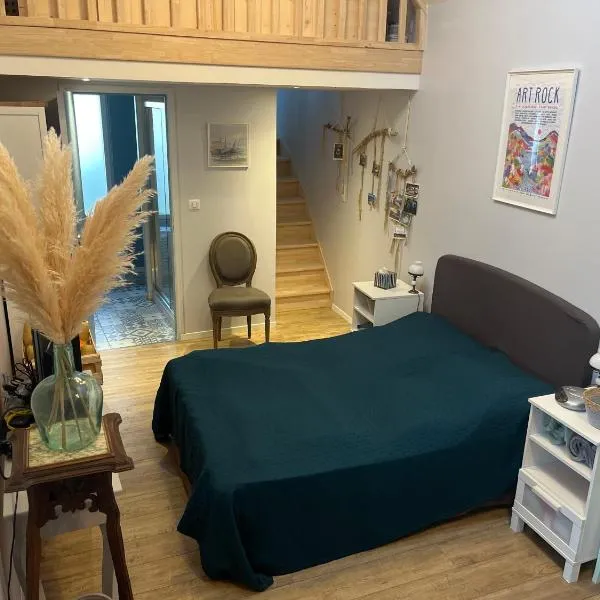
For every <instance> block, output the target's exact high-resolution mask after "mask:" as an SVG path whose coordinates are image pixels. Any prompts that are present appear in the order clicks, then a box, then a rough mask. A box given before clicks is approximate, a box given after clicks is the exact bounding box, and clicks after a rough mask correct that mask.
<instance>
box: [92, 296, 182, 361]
mask: <svg viewBox="0 0 600 600" xmlns="http://www.w3.org/2000/svg"><path fill="white" fill-rule="evenodd" d="M94 326H95V337H94V339H95V341H96V348H97V349H98V350H106V349H108V348H126V347H128V346H144V345H146V344H156V343H159V342H170V341H173V340H174V339H175V324H174V323H173V319H172V318H171V317H170V315H168V313H167V312H166V310H163V309H162V308H161V307H160V306H158V305H157V304H155V303H154V302H151V301H150V300H148V299H147V298H146V289H145V288H144V287H140V286H135V285H130V286H127V287H123V288H118V289H116V290H113V291H112V292H110V294H109V297H108V300H107V301H106V303H105V304H104V305H103V306H102V307H101V308H100V310H98V312H96V314H95V315H94Z"/></svg>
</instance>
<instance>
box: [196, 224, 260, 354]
mask: <svg viewBox="0 0 600 600" xmlns="http://www.w3.org/2000/svg"><path fill="white" fill-rule="evenodd" d="M208 260H209V263H210V269H211V271H212V274H213V277H214V278H215V281H216V283H217V289H216V290H213V291H212V292H211V294H210V296H209V297H208V305H209V306H210V313H211V316H212V325H213V345H214V347H215V348H217V347H218V342H219V340H220V339H221V326H222V323H223V317H240V316H241V317H244V316H245V317H246V321H247V323H248V338H251V337H252V315H256V314H264V315H265V340H266V341H267V342H268V341H269V333H270V319H271V298H269V296H268V295H267V294H265V292H263V291H262V290H259V289H257V288H254V287H252V277H253V276H254V271H255V270H256V248H255V247H254V244H253V243H252V241H251V240H250V239H249V238H247V237H246V236H245V235H244V234H243V233H238V232H236V231H227V232H226V233H222V234H220V235H218V236H217V237H216V238H215V239H214V240H213V241H212V243H211V245H210V250H209V253H208ZM242 285H245V287H239V286H242Z"/></svg>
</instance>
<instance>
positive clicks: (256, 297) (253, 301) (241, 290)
mask: <svg viewBox="0 0 600 600" xmlns="http://www.w3.org/2000/svg"><path fill="white" fill-rule="evenodd" d="M208 305H209V306H210V308H211V309H213V310H243V309H249V310H254V309H262V308H264V309H267V308H269V307H270V306H271V298H269V296H268V295H267V294H265V293H264V292H263V291H262V290H259V289H256V288H253V287H220V288H217V289H216V290H213V291H212V292H211V294H210V296H209V297H208Z"/></svg>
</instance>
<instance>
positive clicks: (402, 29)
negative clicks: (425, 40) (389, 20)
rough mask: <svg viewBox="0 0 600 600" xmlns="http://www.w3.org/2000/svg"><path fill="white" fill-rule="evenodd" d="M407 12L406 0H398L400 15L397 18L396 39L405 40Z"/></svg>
mask: <svg viewBox="0 0 600 600" xmlns="http://www.w3.org/2000/svg"><path fill="white" fill-rule="evenodd" d="M407 13H408V0H400V17H399V19H398V41H399V42H406V15H407Z"/></svg>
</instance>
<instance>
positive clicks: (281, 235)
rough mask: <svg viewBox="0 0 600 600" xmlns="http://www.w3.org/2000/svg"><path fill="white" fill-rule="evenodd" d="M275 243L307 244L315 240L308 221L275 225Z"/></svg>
mask: <svg viewBox="0 0 600 600" xmlns="http://www.w3.org/2000/svg"><path fill="white" fill-rule="evenodd" d="M276 239H277V245H278V246H281V245H282V244H309V243H312V242H316V241H317V240H316V238H315V233H314V231H313V226H312V223H311V222H310V221H303V222H300V223H290V224H285V223H283V224H280V225H277V236H276Z"/></svg>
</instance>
